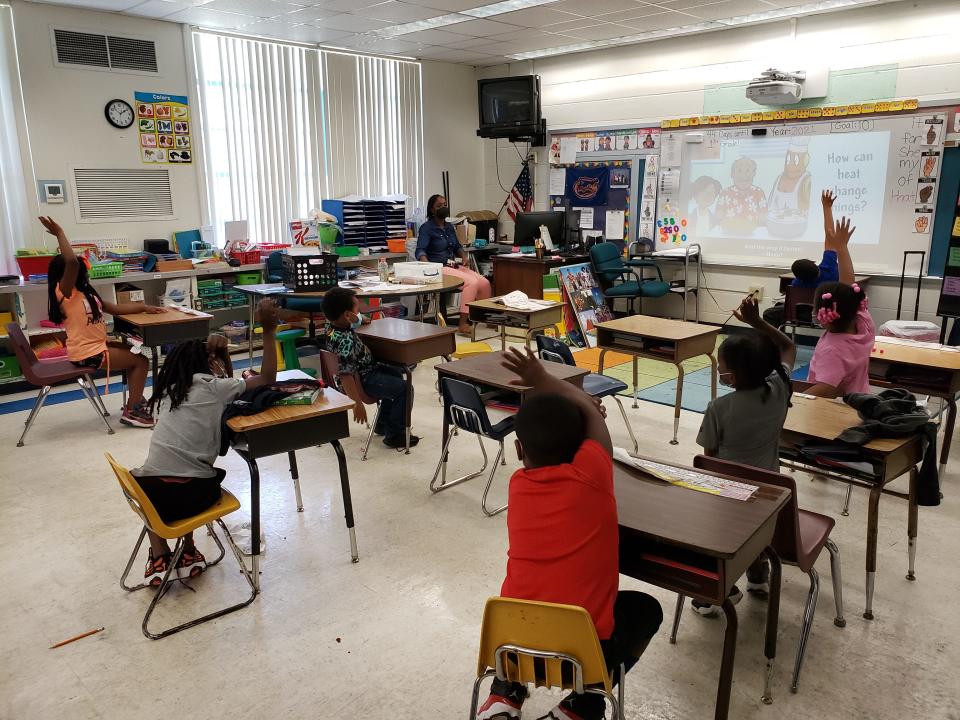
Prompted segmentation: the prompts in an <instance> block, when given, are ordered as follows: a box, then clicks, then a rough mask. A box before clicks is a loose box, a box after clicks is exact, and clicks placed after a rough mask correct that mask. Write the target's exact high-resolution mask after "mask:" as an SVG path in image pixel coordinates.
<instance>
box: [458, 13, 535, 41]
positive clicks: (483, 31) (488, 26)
mask: <svg viewBox="0 0 960 720" xmlns="http://www.w3.org/2000/svg"><path fill="white" fill-rule="evenodd" d="M451 27H452V28H454V27H455V28H456V29H457V32H458V33H460V34H461V35H472V36H473V37H490V36H491V35H502V34H503V33H508V32H513V31H514V30H519V29H520V28H518V27H517V26H516V25H508V24H507V23H502V22H496V21H495V20H485V19H482V18H478V19H476V20H469V21H467V22H463V23H457V24H456V25H451Z"/></svg>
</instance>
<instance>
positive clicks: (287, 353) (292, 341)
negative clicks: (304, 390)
mask: <svg viewBox="0 0 960 720" xmlns="http://www.w3.org/2000/svg"><path fill="white" fill-rule="evenodd" d="M304 335H306V332H304V331H303V330H301V329H299V328H295V329H293V330H281V331H280V332H278V333H277V335H276V337H277V342H278V343H280V348H281V350H282V351H283V366H284V369H286V370H301V371H303V372H305V373H306V374H307V375H309V376H310V377H316V376H317V371H316V370H314V369H313V368H301V367H300V356H299V355H297V338H301V337H303V336H304Z"/></svg>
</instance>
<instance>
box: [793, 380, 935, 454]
mask: <svg viewBox="0 0 960 720" xmlns="http://www.w3.org/2000/svg"><path fill="white" fill-rule="evenodd" d="M792 402H793V407H792V408H790V410H789V412H788V413H787V419H786V422H784V424H783V430H784V432H791V433H796V434H798V435H803V436H805V437H808V438H811V439H813V440H822V441H825V442H832V441H833V440H835V439H836V438H837V436H838V435H839V434H840V433H842V432H843V431H844V430H846V429H847V428H850V427H854V426H856V425H859V424H860V416H859V415H858V414H857V411H856V410H854V409H853V408H852V407H850V406H849V405H845V404H843V403H838V402H834V401H833V400H828V399H827V398H819V397H818V398H805V397H797V396H796V395H794V396H793V401H792ZM915 440H916V438H915V437H913V436H911V437H906V438H877V439H875V440H872V441H871V442H869V443H867V444H866V445H864V446H863V447H864V448H865V449H866V450H871V451H873V452H876V453H880V454H882V455H887V454H889V453H892V452H894V451H896V450H898V449H900V448H901V447H903V446H904V445H909V444H910V443H913V442H915Z"/></svg>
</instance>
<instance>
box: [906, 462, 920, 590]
mask: <svg viewBox="0 0 960 720" xmlns="http://www.w3.org/2000/svg"><path fill="white" fill-rule="evenodd" d="M918 477H919V473H918V472H917V468H916V466H914V467H912V468H910V499H909V503H908V505H907V508H908V509H907V552H908V555H909V560H908V561H909V565H908V566H907V580H916V579H917V576H916V574H914V565H915V563H916V561H917V479H918Z"/></svg>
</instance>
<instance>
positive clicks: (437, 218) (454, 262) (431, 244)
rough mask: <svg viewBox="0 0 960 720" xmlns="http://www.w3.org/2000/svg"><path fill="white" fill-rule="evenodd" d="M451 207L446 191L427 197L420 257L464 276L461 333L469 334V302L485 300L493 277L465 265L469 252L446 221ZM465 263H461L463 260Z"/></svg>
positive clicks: (420, 242)
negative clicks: (445, 195)
mask: <svg viewBox="0 0 960 720" xmlns="http://www.w3.org/2000/svg"><path fill="white" fill-rule="evenodd" d="M449 216H450V208H449V207H448V206H447V199H446V198H445V197H444V196H443V195H431V196H430V199H429V200H427V221H426V222H425V223H424V224H423V225H421V226H420V232H419V233H418V234H417V250H416V257H417V260H429V261H430V262H437V263H442V264H443V270H442V272H443V274H444V275H452V276H453V277H456V278H460V279H461V280H463V288H462V289H461V290H460V326H459V327H458V328H457V331H458V332H459V333H460V334H461V335H466V336H469V335H470V319H469V318H470V310H469V308H468V307H467V303H470V302H473V301H474V300H483V299H486V298H488V297H490V295H491V290H490V281H489V280H487V279H486V278H485V277H484V276H483V275H481V274H480V273H476V272H474V271H473V270H470V269H468V268H467V267H466V263H467V253H466V252H465V251H464V249H463V247H462V246H461V245H460V241H459V240H457V233H456V231H455V230H454V228H453V225H451V224H450V223H448V222H447V218H448V217H449ZM461 263H462V264H461Z"/></svg>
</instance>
